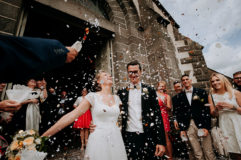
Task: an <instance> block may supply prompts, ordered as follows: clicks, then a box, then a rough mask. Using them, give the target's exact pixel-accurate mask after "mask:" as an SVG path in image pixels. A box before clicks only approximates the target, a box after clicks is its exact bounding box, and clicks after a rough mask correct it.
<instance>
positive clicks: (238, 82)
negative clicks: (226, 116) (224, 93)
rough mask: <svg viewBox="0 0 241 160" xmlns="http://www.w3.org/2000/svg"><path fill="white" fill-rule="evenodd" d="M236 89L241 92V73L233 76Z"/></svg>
mask: <svg viewBox="0 0 241 160" xmlns="http://www.w3.org/2000/svg"><path fill="white" fill-rule="evenodd" d="M233 83H234V88H235V89H237V90H238V91H239V92H241V71H238V72H235V73H234V74H233Z"/></svg>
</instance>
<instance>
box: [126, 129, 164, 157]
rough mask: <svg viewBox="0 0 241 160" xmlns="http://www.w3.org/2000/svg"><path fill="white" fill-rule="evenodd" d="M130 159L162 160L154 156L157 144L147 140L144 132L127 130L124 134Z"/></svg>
mask: <svg viewBox="0 0 241 160" xmlns="http://www.w3.org/2000/svg"><path fill="white" fill-rule="evenodd" d="M123 140H124V143H125V148H126V153H127V157H128V160H161V159H162V158H161V157H156V156H154V154H155V149H156V148H155V146H154V145H151V146H150V144H151V143H147V142H146V136H145V134H144V133H138V132H125V134H124V135H123Z"/></svg>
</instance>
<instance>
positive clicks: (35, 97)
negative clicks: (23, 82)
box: [22, 79, 41, 132]
mask: <svg viewBox="0 0 241 160" xmlns="http://www.w3.org/2000/svg"><path fill="white" fill-rule="evenodd" d="M36 85H37V84H36V80H35V79H29V80H28V82H27V86H28V87H29V88H31V89H32V92H31V93H30V94H29V96H28V100H26V101H24V102H22V104H23V105H27V108H26V120H25V121H26V123H25V129H26V130H29V129H33V130H35V131H37V132H38V131H39V124H40V121H41V115H40V108H39V103H40V90H39V89H36Z"/></svg>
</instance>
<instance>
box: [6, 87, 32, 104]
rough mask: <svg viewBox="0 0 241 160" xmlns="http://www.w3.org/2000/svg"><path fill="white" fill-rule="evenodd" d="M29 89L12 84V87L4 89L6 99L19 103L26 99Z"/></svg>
mask: <svg viewBox="0 0 241 160" xmlns="http://www.w3.org/2000/svg"><path fill="white" fill-rule="evenodd" d="M31 91H32V89H31V88H29V87H27V86H24V85H19V84H17V85H14V86H13V88H12V89H8V90H7V91H6V94H7V96H8V99H10V100H14V101H16V102H19V103H21V102H23V101H25V100H27V99H28V96H29V94H30V92H31Z"/></svg>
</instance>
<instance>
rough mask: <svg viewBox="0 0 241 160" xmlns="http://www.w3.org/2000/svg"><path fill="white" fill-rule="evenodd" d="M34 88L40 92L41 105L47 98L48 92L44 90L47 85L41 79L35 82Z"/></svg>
mask: <svg viewBox="0 0 241 160" xmlns="http://www.w3.org/2000/svg"><path fill="white" fill-rule="evenodd" d="M36 86H37V88H38V89H39V90H40V101H41V103H43V102H44V101H45V100H46V99H47V97H48V92H47V89H46V86H47V83H46V81H45V79H44V78H43V79H39V80H37V81H36Z"/></svg>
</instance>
